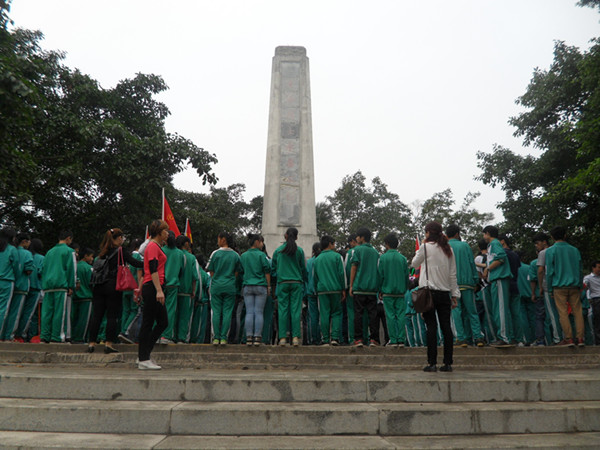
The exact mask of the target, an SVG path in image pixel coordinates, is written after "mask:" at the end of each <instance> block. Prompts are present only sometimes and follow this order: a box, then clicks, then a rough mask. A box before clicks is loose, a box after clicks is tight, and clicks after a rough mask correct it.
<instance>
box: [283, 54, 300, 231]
mask: <svg viewBox="0 0 600 450" xmlns="http://www.w3.org/2000/svg"><path fill="white" fill-rule="evenodd" d="M300 69H301V67H300V63H299V62H294V61H282V62H281V65H280V73H281V105H280V106H281V124H280V129H281V148H280V150H281V151H280V155H281V158H280V167H279V176H280V180H279V181H280V188H279V223H280V225H283V226H298V225H299V224H300V173H301V167H300Z"/></svg>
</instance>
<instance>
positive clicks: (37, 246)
mask: <svg viewBox="0 0 600 450" xmlns="http://www.w3.org/2000/svg"><path fill="white" fill-rule="evenodd" d="M42 250H44V244H43V243H42V241H41V239H38V238H34V239H32V240H31V244H29V251H30V252H31V253H33V254H34V255H40V254H41V253H42Z"/></svg>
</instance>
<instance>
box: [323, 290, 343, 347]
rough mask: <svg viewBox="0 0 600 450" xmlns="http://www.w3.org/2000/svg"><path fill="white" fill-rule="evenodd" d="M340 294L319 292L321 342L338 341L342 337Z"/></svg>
mask: <svg viewBox="0 0 600 450" xmlns="http://www.w3.org/2000/svg"><path fill="white" fill-rule="evenodd" d="M341 300H342V294H340V293H328V294H319V316H320V319H321V336H322V338H323V343H324V344H328V343H330V342H331V341H338V342H340V338H341V337H342V333H341V326H342V321H341V317H342V304H341Z"/></svg>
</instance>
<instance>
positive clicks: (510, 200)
mask: <svg viewBox="0 0 600 450" xmlns="http://www.w3.org/2000/svg"><path fill="white" fill-rule="evenodd" d="M581 3H582V4H583V3H584V2H581ZM585 3H586V4H588V3H592V2H585ZM594 4H596V5H598V2H594ZM517 103H519V104H520V105H522V106H524V107H526V108H527V111H525V112H524V113H522V114H520V115H519V116H517V117H513V118H511V119H510V123H511V124H512V125H513V126H515V127H516V131H515V135H516V136H520V137H523V140H524V143H525V145H532V146H534V147H536V148H538V149H540V150H541V154H540V156H539V157H533V156H531V155H528V156H521V155H517V154H515V153H513V152H512V151H510V150H508V149H506V148H503V147H501V146H499V145H495V146H494V148H493V151H492V152H491V153H489V154H488V153H482V152H479V153H478V155H477V156H478V159H479V162H478V166H479V167H480V168H481V169H482V173H481V174H480V175H479V176H478V177H477V178H478V179H479V180H481V181H483V182H484V183H485V184H489V185H491V186H500V187H501V188H502V190H504V192H505V199H504V201H503V202H501V203H500V204H499V207H500V208H501V209H502V211H503V213H504V218H505V222H504V223H503V224H502V228H503V229H504V230H506V231H507V232H509V233H513V235H516V236H517V242H518V244H519V245H520V246H521V247H522V248H523V249H524V250H526V251H528V252H529V253H532V252H533V249H532V244H531V242H530V238H531V237H532V235H533V234H534V233H535V232H537V231H538V230H540V229H542V230H546V231H548V230H549V229H550V228H552V227H553V226H554V225H559V224H560V225H564V226H566V227H567V229H568V230H569V231H570V233H571V240H572V242H573V244H574V245H576V246H577V247H579V248H580V250H581V251H582V254H583V256H584V259H585V260H586V261H589V260H591V259H592V258H595V257H597V255H594V254H593V253H594V252H597V249H598V248H600V223H599V222H598V211H599V210H600V209H599V208H600V41H598V40H595V41H593V44H592V46H591V48H590V49H589V50H588V51H587V52H581V51H580V50H579V49H578V48H576V47H571V46H567V45H565V43H564V42H557V43H556V45H555V50H554V61H553V63H552V65H551V66H550V68H549V69H548V70H541V69H536V70H535V71H534V74H533V78H532V80H531V82H530V84H529V86H528V88H527V91H526V93H525V94H524V95H523V96H521V97H520V98H519V99H518V100H517Z"/></svg>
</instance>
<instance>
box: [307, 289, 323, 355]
mask: <svg viewBox="0 0 600 450" xmlns="http://www.w3.org/2000/svg"><path fill="white" fill-rule="evenodd" d="M306 303H307V306H308V315H307V323H306V328H307V330H308V336H307V338H308V339H307V342H308V344H309V345H318V344H320V343H321V326H320V325H319V320H320V311H319V300H318V299H317V296H316V295H307V302H306Z"/></svg>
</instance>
